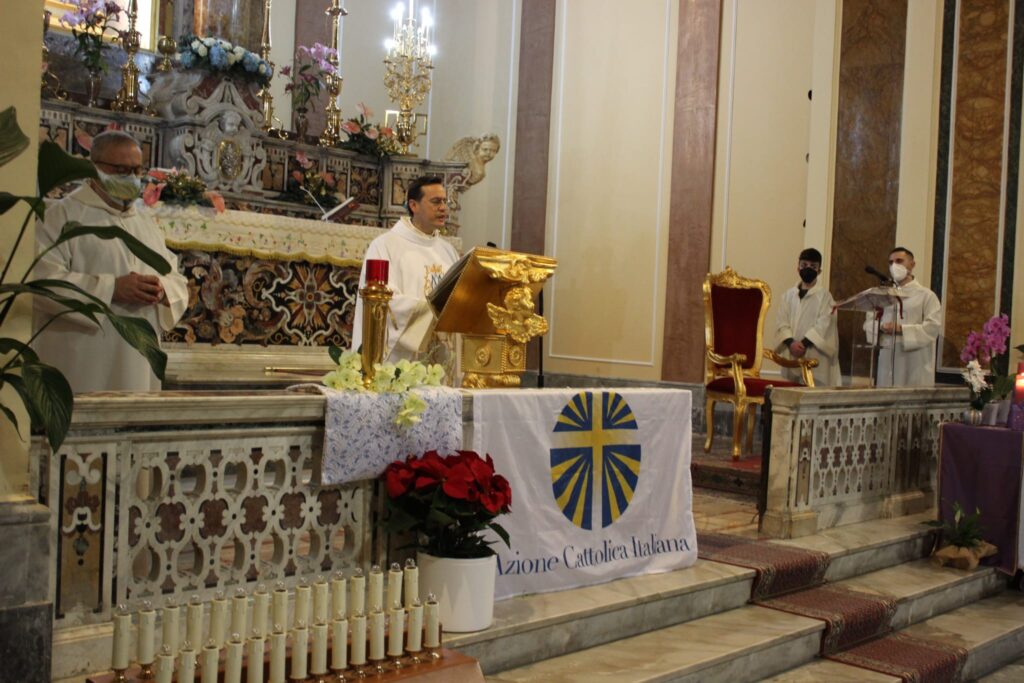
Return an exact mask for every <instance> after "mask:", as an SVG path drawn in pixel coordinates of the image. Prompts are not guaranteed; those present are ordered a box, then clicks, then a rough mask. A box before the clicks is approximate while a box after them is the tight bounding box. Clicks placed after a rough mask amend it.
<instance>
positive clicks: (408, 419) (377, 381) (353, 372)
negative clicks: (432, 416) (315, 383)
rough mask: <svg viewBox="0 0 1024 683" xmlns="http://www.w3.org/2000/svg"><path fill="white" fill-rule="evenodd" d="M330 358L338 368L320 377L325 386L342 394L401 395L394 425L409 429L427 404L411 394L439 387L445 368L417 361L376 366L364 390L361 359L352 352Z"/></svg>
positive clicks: (334, 350) (334, 352)
mask: <svg viewBox="0 0 1024 683" xmlns="http://www.w3.org/2000/svg"><path fill="white" fill-rule="evenodd" d="M331 358H333V359H334V361H335V362H336V363H337V364H338V368H337V369H336V370H332V371H330V372H328V373H327V374H326V375H324V376H323V379H322V380H321V381H322V382H323V384H324V385H325V386H328V387H330V388H332V389H339V390H341V391H370V392H374V393H378V394H402V395H403V398H402V406H401V407H400V408H399V409H398V414H397V415H395V420H394V422H395V424H396V425H398V426H399V427H410V426H412V425H414V424H416V423H417V422H419V421H420V419H421V418H422V416H423V411H424V410H426V409H427V402H426V401H424V400H423V397H422V396H420V395H419V394H417V393H415V392H412V391H410V390H411V389H415V388H417V387H438V386H441V382H442V380H443V379H444V368H443V367H442V366H440V365H436V364H431V365H424V364H423V363H420V362H419V361H410V360H405V359H404V358H403V359H402V360H400V361H398V362H397V363H376V364H375V365H374V366H373V367H374V376H373V382H372V383H371V384H370V388H369V389H367V388H366V387H365V386H364V385H363V373H362V359H361V358H360V356H359V354H358V353H357V352H355V351H341V350H340V349H338V348H337V347H332V348H331Z"/></svg>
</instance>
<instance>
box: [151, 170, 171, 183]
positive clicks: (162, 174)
mask: <svg viewBox="0 0 1024 683" xmlns="http://www.w3.org/2000/svg"><path fill="white" fill-rule="evenodd" d="M175 172H176V171H175V170H174V169H171V170H170V172H168V171H165V170H163V169H162V168H151V169H149V174H148V175H149V177H150V178H152V179H153V180H159V181H164V180H167V175H168V173H175Z"/></svg>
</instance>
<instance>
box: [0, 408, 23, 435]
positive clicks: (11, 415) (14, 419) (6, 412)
mask: <svg viewBox="0 0 1024 683" xmlns="http://www.w3.org/2000/svg"><path fill="white" fill-rule="evenodd" d="M0 410H2V411H3V413H4V415H5V416H7V419H8V420H10V421H11V424H12V425H14V431H16V432H18V436H19V437H21V438H22V439H24V438H25V437H24V436H22V434H21V426H20V425H19V424H18V418H17V417H16V416H15V415H14V411H13V410H11V409H10V408H8V407H7V406H5V405H2V404H0Z"/></svg>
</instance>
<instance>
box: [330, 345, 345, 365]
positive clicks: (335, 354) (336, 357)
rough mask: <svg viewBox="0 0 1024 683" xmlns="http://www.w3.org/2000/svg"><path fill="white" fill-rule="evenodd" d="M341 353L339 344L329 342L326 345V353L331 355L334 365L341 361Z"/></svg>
mask: <svg viewBox="0 0 1024 683" xmlns="http://www.w3.org/2000/svg"><path fill="white" fill-rule="evenodd" d="M341 353H342V351H341V347H340V346H336V345H334V344H331V345H330V346H328V347H327V355H329V356H330V357H331V360H332V361H334V364H335V365H337V364H338V363H339V362H340V361H341Z"/></svg>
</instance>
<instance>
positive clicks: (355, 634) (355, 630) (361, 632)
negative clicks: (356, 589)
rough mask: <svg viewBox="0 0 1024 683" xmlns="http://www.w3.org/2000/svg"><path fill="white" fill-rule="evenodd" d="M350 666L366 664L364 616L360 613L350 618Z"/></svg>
mask: <svg viewBox="0 0 1024 683" xmlns="http://www.w3.org/2000/svg"><path fill="white" fill-rule="evenodd" d="M350 659H351V661H352V664H353V665H355V666H362V665H363V664H366V616H365V615H364V614H362V613H361V612H360V613H358V614H355V615H353V616H352V656H351V657H350Z"/></svg>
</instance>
